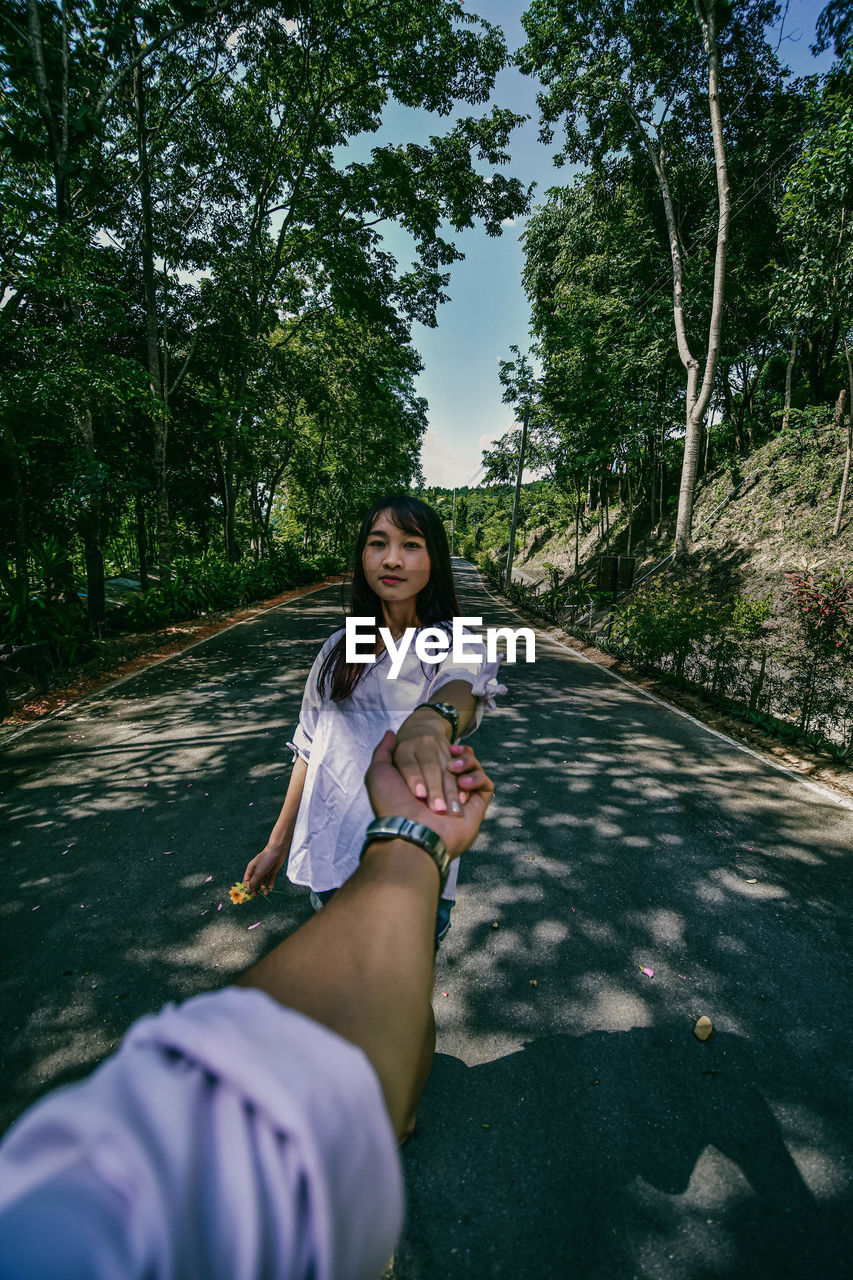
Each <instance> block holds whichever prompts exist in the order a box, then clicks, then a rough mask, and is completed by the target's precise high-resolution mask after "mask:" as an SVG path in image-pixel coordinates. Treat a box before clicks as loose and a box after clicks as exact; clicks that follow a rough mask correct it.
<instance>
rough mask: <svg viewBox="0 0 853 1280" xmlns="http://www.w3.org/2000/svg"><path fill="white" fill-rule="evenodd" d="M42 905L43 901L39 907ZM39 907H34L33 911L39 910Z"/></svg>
mask: <svg viewBox="0 0 853 1280" xmlns="http://www.w3.org/2000/svg"><path fill="white" fill-rule="evenodd" d="M40 906H41V903H39V907H40ZM38 909H39V908H38V907H33V911H38Z"/></svg>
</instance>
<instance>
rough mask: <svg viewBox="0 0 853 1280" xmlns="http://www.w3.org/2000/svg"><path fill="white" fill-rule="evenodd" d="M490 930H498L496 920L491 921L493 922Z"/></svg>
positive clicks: (498, 926)
mask: <svg viewBox="0 0 853 1280" xmlns="http://www.w3.org/2000/svg"><path fill="white" fill-rule="evenodd" d="M492 928H493V929H499V928H500V925H499V924H498V922H497V920H493V921H492Z"/></svg>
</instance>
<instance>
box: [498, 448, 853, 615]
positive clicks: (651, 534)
mask: <svg viewBox="0 0 853 1280" xmlns="http://www.w3.org/2000/svg"><path fill="white" fill-rule="evenodd" d="M843 464H844V442H843V440H842V439H841V438H840V437H839V433H838V432H837V431H835V430H834V429H833V427H832V425H831V424H825V425H823V426H821V427H818V428H813V429H810V430H808V431H802V432H795V431H789V432H786V433H785V434H784V435H779V436H777V437H775V438H774V439H773V440H770V441H768V442H767V443H766V444H764V445H762V446H761V447H760V448H758V449H757V450H755V452H754V453H752V454H751V455H750V456H749V457H748V458H742V459H738V460H737V462H735V463H732V462H731V461H727V462H726V464H725V465H724V466H721V467H719V468H717V469H716V470H711V471H709V473H708V475H707V476H704V477H703V478H701V479H700V481H699V484H698V487H697V496H696V507H695V515H694V531H695V539H696V558H697V560H698V561H700V562H702V563H703V565H706V566H707V569H708V572H709V573H711V574H718V573H720V572H725V574H726V576H727V577H728V578H729V579H730V581H732V583H733V585H736V587H737V589H738V590H739V591H741V592H742V593H743V594H744V595H749V596H764V595H767V594H768V593H771V594H773V595H774V596H775V595H777V594H778V592H780V591H781V590H782V588H783V587H784V583H785V570H786V569H789V568H792V567H793V566H794V565H795V564H797V563H798V562H799V561H801V560H806V561H808V562H809V563H815V562H820V565H821V571H823V570H827V569H830V568H848V569H853V492H851V491H848V495H847V502H846V504H845V513H844V520H843V522H842V526H841V529H840V532H839V535H838V537H837V538H833V537H832V536H831V535H832V528H833V525H834V522H835V515H836V510H837V506H838V496H839V492H840V488H841V475H842V470H843ZM851 489H853V485H851ZM733 490H736V492H735V493H734V495H733V496H732V498H731V500H730V501H729V502H728V503H726V504H725V505H723V504H724V503H725V500H726V499H727V498H728V497H729V495H730V494H731V493H732V491H733ZM634 517H635V518H634V530H633V537H632V548H631V554H632V555H635V556H636V557H637V577H640V576H641V575H642V574H643V573H645V572H646V571H647V570H649V569H652V568H653V567H654V566H655V565H657V564H658V563H659V562H660V561H661V560H663V559H664V557H665V556H667V555H668V554H669V552H670V551H671V550H672V544H673V538H674V533H675V500H674V499H673V498H671V499H670V500H669V506H668V509H667V514H666V515H665V518H664V521H663V522H662V524H661V525H660V526H659V527H654V526H652V525H651V523H650V521H649V513H648V509H647V505H646V506H645V507H644V508H640V509H638V510H635V513H634ZM610 519H611V527H610V537H609V539H608V540H607V542H606V543H605V542H603V541H602V540H601V539H600V538H599V536H598V529H597V526H596V527H594V528H593V529H592V530H591V531H590V532H588V533H587V535H586V537H585V538H584V539H583V541H582V543H581V547H580V555H581V570H580V571H581V574H582V576H583V577H585V578H590V577H592V578H594V576H595V573H596V566H597V562H598V557H599V555H601V554H602V553H604V552H607V553H609V554H621V555H624V554H625V553H626V551H627V541H628V539H627V515H626V511H625V504H624V503H623V504H622V506H615V505H614V506H611V509H610ZM546 563H548V564H552V565H555V566H557V567H559V568H560V569H561V570H562V571H563V572H571V571H572V570H573V568H574V529H573V528H572V529H564V530H556V529H553V530H551V531H550V534H547V531H546V530H544V529H541V528H540V529H538V530H535V531H532V532H531V535H530V537H529V539H528V543H527V545H526V546H524V547H521V548H519V551H518V553H517V556H516V567H517V568H518V569H519V570H521V572H522V573H523V574H524V576H525V577H526V578H527V579H528V580H529V579H533V580H538V579H542V580H543V581H544V580H546V579H547V570H546V568H545V565H546Z"/></svg>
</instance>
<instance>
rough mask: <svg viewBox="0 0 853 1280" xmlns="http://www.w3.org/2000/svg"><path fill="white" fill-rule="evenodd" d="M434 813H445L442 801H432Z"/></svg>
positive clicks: (445, 806) (445, 807)
mask: <svg viewBox="0 0 853 1280" xmlns="http://www.w3.org/2000/svg"><path fill="white" fill-rule="evenodd" d="M432 807H433V808H434V809H435V811H436V813H447V805H446V804H445V803H444V801H443V800H434V801H433V806H432Z"/></svg>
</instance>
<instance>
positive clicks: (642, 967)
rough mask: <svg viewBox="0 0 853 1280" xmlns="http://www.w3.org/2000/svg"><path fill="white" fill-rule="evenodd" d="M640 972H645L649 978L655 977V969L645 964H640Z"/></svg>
mask: <svg viewBox="0 0 853 1280" xmlns="http://www.w3.org/2000/svg"><path fill="white" fill-rule="evenodd" d="M640 972H641V973H644V974H645V975H646V977H647V978H653V977H654V976H655V971H654V969H647V968H646V966H645V965H644V964H641V965H640Z"/></svg>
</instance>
